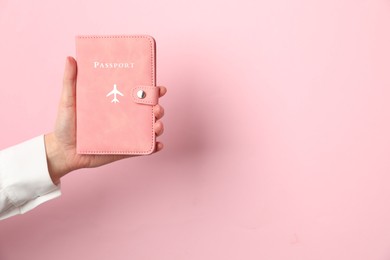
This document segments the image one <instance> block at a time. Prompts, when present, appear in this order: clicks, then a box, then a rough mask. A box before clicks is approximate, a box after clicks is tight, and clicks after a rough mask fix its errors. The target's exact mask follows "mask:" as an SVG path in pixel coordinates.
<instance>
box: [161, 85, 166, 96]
mask: <svg viewBox="0 0 390 260" xmlns="http://www.w3.org/2000/svg"><path fill="white" fill-rule="evenodd" d="M165 93H167V88H166V87H163V86H161V87H160V97H162V96H164V95H165Z"/></svg>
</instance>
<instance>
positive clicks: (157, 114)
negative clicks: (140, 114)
mask: <svg viewBox="0 0 390 260" xmlns="http://www.w3.org/2000/svg"><path fill="white" fill-rule="evenodd" d="M153 112H154V116H155V117H156V119H161V118H162V117H163V116H164V108H163V107H162V106H160V105H155V106H154V107H153Z"/></svg>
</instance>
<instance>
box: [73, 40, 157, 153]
mask: <svg viewBox="0 0 390 260" xmlns="http://www.w3.org/2000/svg"><path fill="white" fill-rule="evenodd" d="M75 43H76V61H77V87H76V117H77V120H76V132H77V133H76V135H77V136H76V140H77V141H76V146H77V153H79V154H133V155H143V154H150V153H152V152H153V151H154V150H155V144H156V140H155V139H156V137H155V132H154V126H155V120H156V119H155V116H154V113H153V106H154V105H156V104H157V103H158V98H159V88H158V87H157V86H156V42H155V39H154V38H153V37H152V36H149V35H78V36H76V37H75Z"/></svg>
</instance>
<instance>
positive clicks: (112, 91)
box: [106, 84, 123, 103]
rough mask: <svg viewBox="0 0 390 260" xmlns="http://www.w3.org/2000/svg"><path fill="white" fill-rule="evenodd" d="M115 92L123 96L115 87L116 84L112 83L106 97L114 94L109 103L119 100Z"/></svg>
mask: <svg viewBox="0 0 390 260" xmlns="http://www.w3.org/2000/svg"><path fill="white" fill-rule="evenodd" d="M117 94H118V95H121V96H122V97H123V94H122V93H121V92H119V90H118V89H117V88H116V84H114V88H113V90H111V92H110V93H108V94H107V96H106V97H108V96H111V95H114V98H113V99H112V100H111V103H119V100H118V99H117V98H116V95H117Z"/></svg>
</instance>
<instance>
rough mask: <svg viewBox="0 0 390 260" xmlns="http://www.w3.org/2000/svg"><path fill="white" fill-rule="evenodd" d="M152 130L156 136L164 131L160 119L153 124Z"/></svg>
mask: <svg viewBox="0 0 390 260" xmlns="http://www.w3.org/2000/svg"><path fill="white" fill-rule="evenodd" d="M154 132H155V133H156V135H157V136H160V135H162V133H163V132H164V125H163V123H162V122H161V121H157V122H156V124H154Z"/></svg>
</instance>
